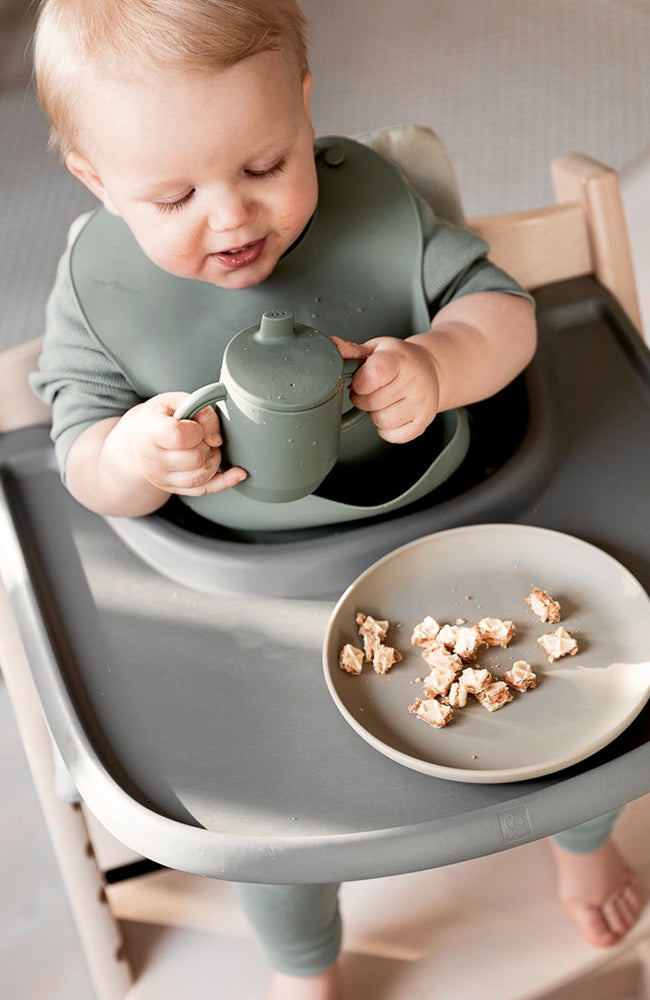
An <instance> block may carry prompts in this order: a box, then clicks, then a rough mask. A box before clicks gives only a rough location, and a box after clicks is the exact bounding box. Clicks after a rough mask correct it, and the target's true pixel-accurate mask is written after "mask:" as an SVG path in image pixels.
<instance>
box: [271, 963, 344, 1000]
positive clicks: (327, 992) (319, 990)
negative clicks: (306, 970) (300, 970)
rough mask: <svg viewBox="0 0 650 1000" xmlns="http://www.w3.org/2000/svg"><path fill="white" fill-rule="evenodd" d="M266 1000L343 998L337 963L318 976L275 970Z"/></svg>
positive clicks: (335, 999)
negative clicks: (299, 975)
mask: <svg viewBox="0 0 650 1000" xmlns="http://www.w3.org/2000/svg"><path fill="white" fill-rule="evenodd" d="M268 1000H343V997H342V995H341V979H340V972H339V966H338V963H337V964H335V965H331V966H330V968H329V969H326V970H325V972H321V973H320V975H318V976H305V977H304V978H303V977H298V976H285V975H284V974H283V973H281V972H276V974H275V975H274V977H273V981H272V983H271V991H270V993H269V997H268Z"/></svg>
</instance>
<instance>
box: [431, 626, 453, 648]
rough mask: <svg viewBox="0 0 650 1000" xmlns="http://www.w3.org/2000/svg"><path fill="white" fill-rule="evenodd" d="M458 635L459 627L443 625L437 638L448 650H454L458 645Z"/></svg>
mask: <svg viewBox="0 0 650 1000" xmlns="http://www.w3.org/2000/svg"><path fill="white" fill-rule="evenodd" d="M457 635H458V625H443V626H442V627H441V629H440V631H439V632H438V635H437V636H436V639H437V640H438V642H441V643H442V645H443V646H446V647H447V649H449V650H452V651H453V648H454V646H455V645H456V636H457Z"/></svg>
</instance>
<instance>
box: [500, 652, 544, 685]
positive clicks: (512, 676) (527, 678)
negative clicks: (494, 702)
mask: <svg viewBox="0 0 650 1000" xmlns="http://www.w3.org/2000/svg"><path fill="white" fill-rule="evenodd" d="M503 680H504V681H507V683H508V684H509V685H510V687H513V688H514V689H515V691H521V692H524V691H528V690H529V689H530V688H535V687H537V674H536V673H535V671H534V670H533V669H532V667H531V665H530V663H526V661H525V660H515V662H514V663H513V664H512V666H511V668H510V670H506V671H505V673H504V674H503Z"/></svg>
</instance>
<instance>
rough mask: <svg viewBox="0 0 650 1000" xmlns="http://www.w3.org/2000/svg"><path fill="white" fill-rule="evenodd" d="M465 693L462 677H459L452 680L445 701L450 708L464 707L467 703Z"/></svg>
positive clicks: (466, 693)
mask: <svg viewBox="0 0 650 1000" xmlns="http://www.w3.org/2000/svg"><path fill="white" fill-rule="evenodd" d="M467 695H468V691H467V686H466V684H465V682H464V681H463V679H462V677H459V678H458V680H457V681H454V683H453V684H452V685H451V687H450V688H449V691H448V692H447V702H448V704H449V705H451V707H452V708H465V705H466V704H467Z"/></svg>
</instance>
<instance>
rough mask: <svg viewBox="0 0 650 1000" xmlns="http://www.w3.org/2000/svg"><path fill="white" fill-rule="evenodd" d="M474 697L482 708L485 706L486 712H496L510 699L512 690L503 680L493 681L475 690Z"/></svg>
mask: <svg viewBox="0 0 650 1000" xmlns="http://www.w3.org/2000/svg"><path fill="white" fill-rule="evenodd" d="M476 697H477V698H478V700H479V701H480V703H481V705H482V706H483V708H487V710H488V712H496V711H497V710H498V709H499V708H503V706H504V705H507V704H508V702H509V701H512V691H511V690H510V688H509V687H508V685H507V684H506V683H505V681H493V682H492V684H488V686H487V687H485V688H483V690H482V691H477V692H476Z"/></svg>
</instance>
